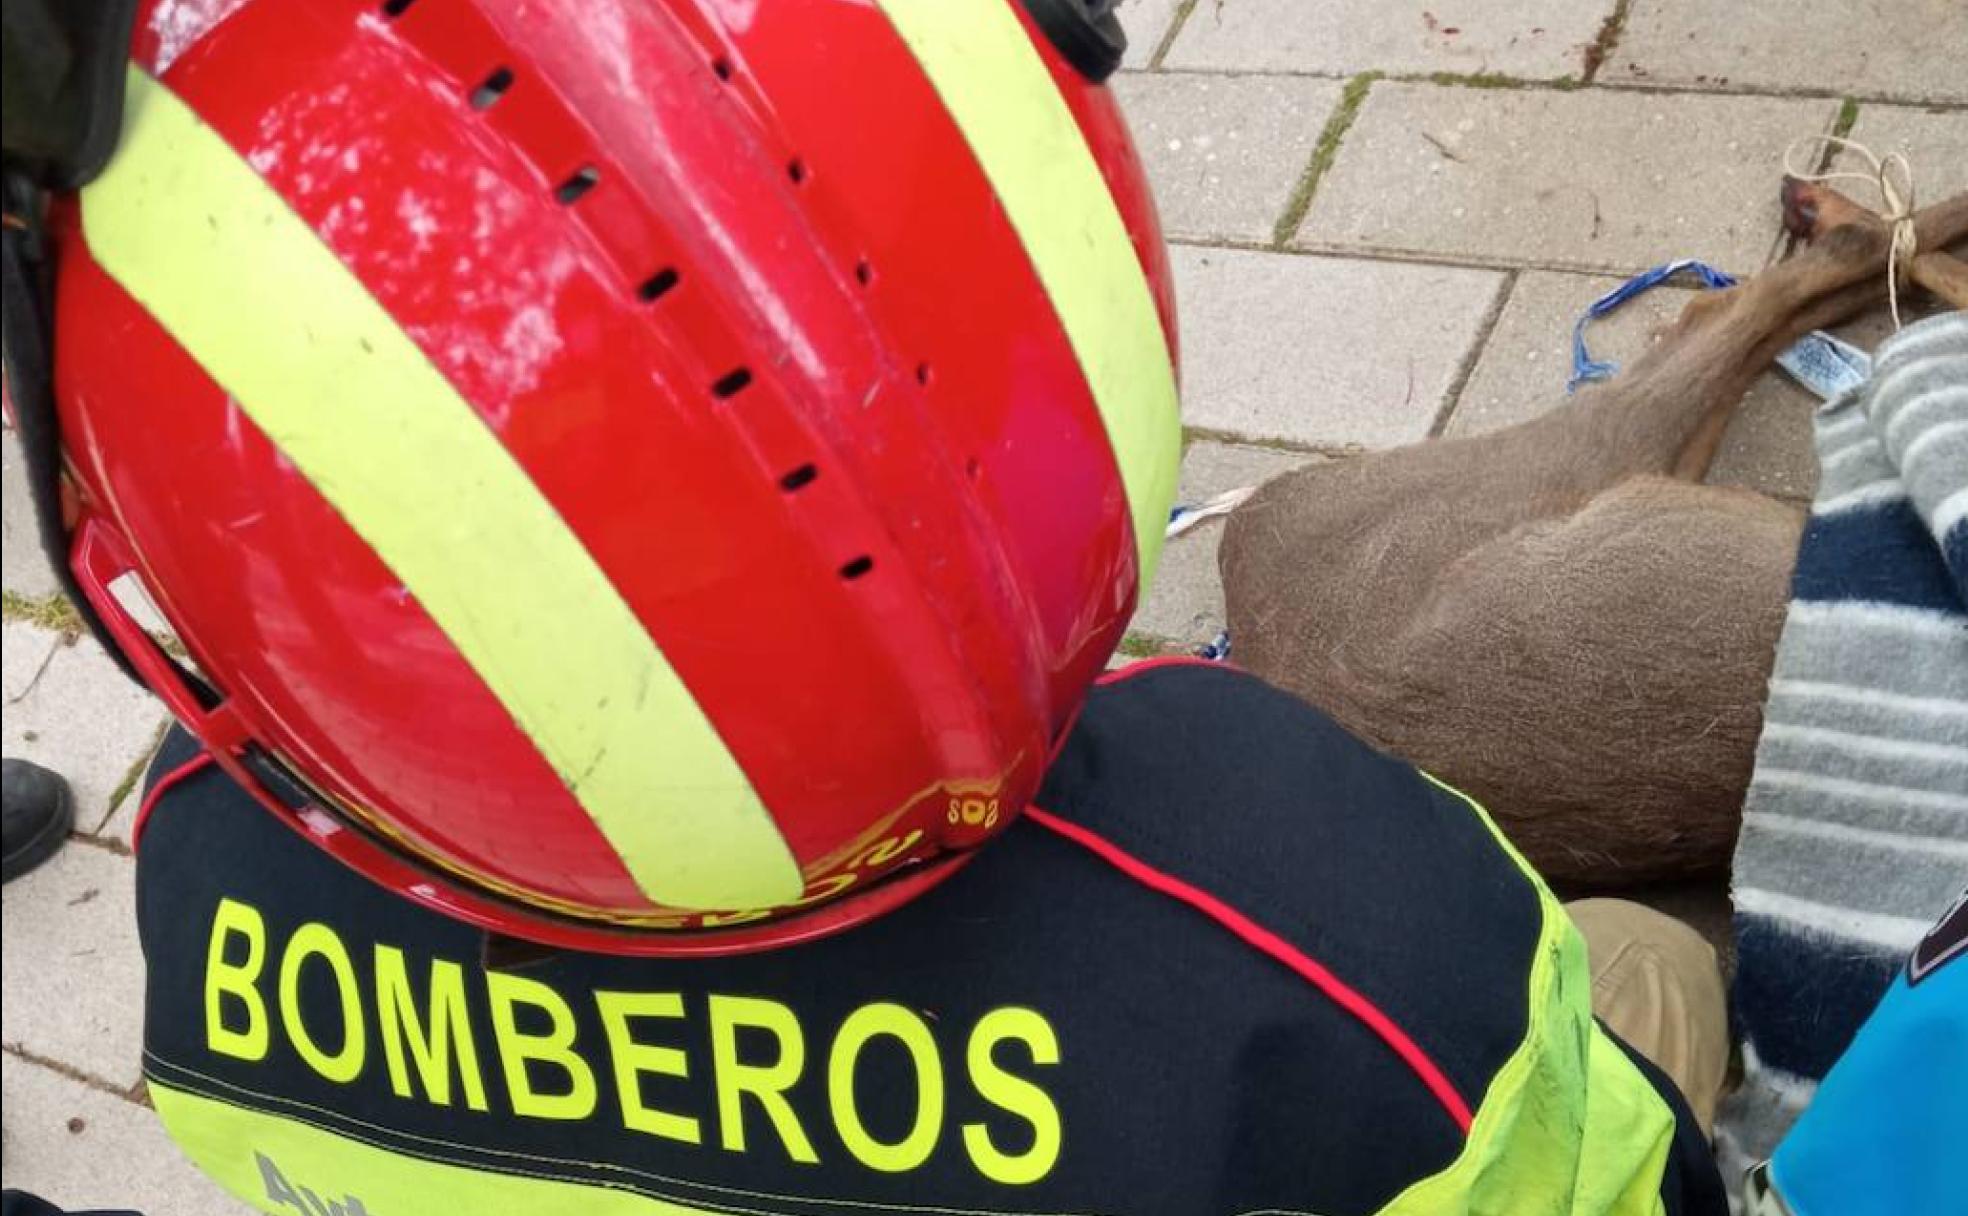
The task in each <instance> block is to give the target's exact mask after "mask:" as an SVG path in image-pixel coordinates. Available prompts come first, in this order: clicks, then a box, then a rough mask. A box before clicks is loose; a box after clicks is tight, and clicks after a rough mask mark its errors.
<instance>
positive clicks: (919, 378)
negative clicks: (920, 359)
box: [916, 363, 929, 388]
mask: <svg viewBox="0 0 1968 1216" xmlns="http://www.w3.org/2000/svg"><path fill="white" fill-rule="evenodd" d="M916 383H917V384H920V385H922V386H923V387H924V388H928V387H929V364H927V363H918V364H916Z"/></svg>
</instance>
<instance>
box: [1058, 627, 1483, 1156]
mask: <svg viewBox="0 0 1968 1216" xmlns="http://www.w3.org/2000/svg"><path fill="white" fill-rule="evenodd" d="M1137 666H1141V665H1139V664H1137ZM1128 670H1132V669H1128ZM1025 817H1026V818H1027V819H1030V820H1031V821H1032V822H1033V823H1036V824H1038V825H1039V826H1041V827H1043V828H1045V829H1047V830H1048V831H1051V832H1055V833H1057V834H1058V835H1061V836H1064V837H1065V838H1066V839H1068V840H1070V841H1072V842H1073V843H1074V844H1077V845H1079V846H1080V847H1082V848H1084V849H1086V850H1087V851H1089V852H1091V853H1093V854H1094V855H1095V856H1096V857H1099V858H1100V859H1101V860H1102V861H1105V862H1106V863H1107V864H1109V865H1111V866H1113V867H1114V868H1115V869H1117V870H1119V871H1120V872H1121V873H1123V874H1125V875H1127V876H1128V877H1129V878H1132V879H1133V880H1134V881H1136V882H1138V883H1140V884H1142V885H1143V886H1145V887H1148V888H1150V889H1151V890H1154V891H1157V892H1159V893H1161V894H1163V895H1166V896H1168V897H1169V898H1171V899H1174V900H1177V901H1179V902H1181V903H1185V904H1188V905H1189V906H1190V907H1192V908H1194V909H1195V910H1196V911H1198V912H1201V913H1202V914H1203V915H1204V916H1207V917H1209V918H1210V919H1211V920H1213V921H1215V922H1216V923H1217V924H1219V925H1221V926H1223V927H1224V928H1225V929H1228V930H1229V931H1230V932H1232V933H1234V934H1236V935H1237V936H1238V937H1239V938H1241V939H1242V940H1243V941H1244V942H1245V944H1247V945H1249V946H1251V947H1252V948H1254V949H1256V950H1259V951H1262V952H1263V953H1265V954H1268V955H1270V956H1271V957H1272V958H1273V959H1276V960H1277V961H1278V962H1280V963H1283V964H1284V965H1285V966H1286V967H1288V968H1290V969H1291V970H1292V971H1293V972H1294V973H1295V974H1297V975H1298V976H1299V978H1301V979H1303V980H1305V981H1306V982H1307V983H1309V984H1311V985H1312V986H1313V987H1314V988H1317V989H1318V990H1319V991H1320V992H1322V993H1324V994H1325V995H1326V997H1327V998H1328V999H1329V1000H1331V1001H1332V1002H1333V1004H1335V1005H1338V1006H1339V1007H1340V1008H1341V1009H1343V1010H1345V1011H1346V1012H1347V1013H1350V1014H1352V1015H1353V1016H1354V1017H1355V1018H1357V1019H1358V1020H1359V1021H1360V1022H1361V1023H1362V1024H1364V1025H1365V1026H1366V1028H1367V1029H1368V1030H1371V1031H1373V1032H1374V1034H1376V1035H1378V1036H1379V1037H1380V1040H1381V1041H1382V1042H1384V1043H1386V1044H1387V1045H1388V1046H1389V1047H1391V1048H1393V1049H1394V1054H1395V1055H1397V1056H1399V1057H1401V1062H1402V1063H1404V1064H1406V1065H1407V1066H1408V1068H1409V1069H1410V1070H1412V1071H1413V1073H1414V1074H1415V1076H1416V1077H1417V1078H1419V1079H1420V1081H1421V1083H1422V1084H1423V1085H1425V1086H1427V1087H1428V1092H1429V1093H1431V1094H1433V1095H1435V1100H1436V1101H1438V1102H1440V1103H1441V1104H1442V1109H1443V1110H1445V1111H1447V1112H1448V1114H1449V1118H1451V1119H1454V1120H1455V1124H1456V1127H1458V1128H1459V1129H1461V1131H1462V1133H1463V1135H1465V1136H1467V1135H1468V1134H1469V1125H1470V1122H1471V1119H1472V1116H1471V1115H1470V1112H1469V1104H1468V1103H1466V1102H1464V1101H1463V1100H1462V1095H1461V1094H1458V1093H1457V1092H1456V1091H1455V1086H1453V1085H1451V1084H1450V1083H1449V1079H1448V1077H1447V1076H1445V1075H1444V1074H1443V1072H1442V1070H1441V1069H1440V1068H1439V1067H1437V1066H1436V1064H1435V1061H1433V1060H1431V1059H1429V1058H1428V1053H1427V1052H1425V1051H1423V1050H1422V1049H1421V1048H1420V1047H1419V1046H1418V1045H1417V1044H1416V1043H1415V1041H1414V1040H1413V1039H1411V1038H1409V1037H1408V1033H1407V1032H1406V1031H1405V1030H1402V1029H1401V1027H1400V1026H1399V1025H1397V1024H1396V1023H1395V1021H1394V1019H1392V1018H1390V1017H1388V1016H1387V1015H1386V1014H1385V1013H1383V1012H1381V1010H1380V1008H1379V1007H1378V1006H1377V1005H1375V1004H1374V1003H1373V1002H1372V1001H1370V1000H1368V999H1367V998H1366V997H1364V996H1362V995H1360V993H1359V992H1357V991H1355V990H1354V989H1353V988H1351V987H1349V986H1348V985H1347V984H1346V982H1345V981H1343V980H1341V979H1340V978H1339V977H1338V976H1336V975H1334V974H1333V973H1332V972H1330V971H1328V970H1326V969H1325V967H1323V966H1321V965H1320V964H1319V963H1317V962H1315V961H1314V960H1313V959H1312V958H1310V957H1309V956H1308V955H1306V954H1305V952H1304V951H1302V950H1300V949H1298V948H1297V947H1296V946H1294V945H1292V944H1291V943H1290V942H1288V941H1286V940H1285V939H1284V938H1282V937H1279V936H1278V935H1277V934H1275V933H1273V932H1271V931H1270V930H1269V929H1266V928H1265V927H1264V926H1262V925H1260V924H1258V923H1257V922H1256V921H1254V920H1252V919H1251V918H1250V917H1248V916H1245V915H1244V914H1243V913H1242V912H1239V911H1237V910H1236V909H1235V908H1233V907H1231V906H1230V905H1229V904H1226V903H1224V902H1223V901H1222V900H1220V899H1218V898H1217V897H1216V896H1214V895H1211V894H1210V893H1209V892H1208V891H1205V890H1203V889H1202V888H1200V887H1196V886H1192V885H1190V884H1189V883H1186V882H1184V881H1182V880H1181V879H1179V878H1176V877H1175V876H1174V875H1172V874H1166V873H1164V872H1162V871H1161V870H1158V869H1156V868H1155V867H1153V866H1151V865H1149V864H1148V863H1147V862H1145V861H1142V860H1141V859H1140V858H1138V857H1135V856H1134V855H1133V854H1131V853H1129V852H1127V851H1126V850H1124V849H1122V848H1121V847H1120V846H1119V845H1117V844H1115V843H1114V842H1113V841H1111V840H1108V839H1107V838H1106V837H1104V836H1100V835H1098V834H1096V833H1094V832H1091V831H1088V830H1087V829H1086V828H1083V827H1081V826H1080V825H1079V824H1076V823H1070V822H1068V821H1066V820H1064V819H1061V818H1060V817H1059V816H1057V815H1055V814H1053V813H1052V812H1050V811H1045V810H1041V809H1040V808H1038V807H1036V806H1028V807H1026V808H1025Z"/></svg>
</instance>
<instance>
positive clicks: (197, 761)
mask: <svg viewBox="0 0 1968 1216" xmlns="http://www.w3.org/2000/svg"><path fill="white" fill-rule="evenodd" d="M211 763H212V753H211V752H199V753H198V754H197V755H196V756H193V757H192V758H191V759H189V760H187V761H185V762H184V763H183V764H180V765H179V766H178V767H176V768H174V769H172V770H171V771H170V772H168V773H165V774H164V775H163V776H162V777H159V778H158V779H157V784H156V785H153V786H151V787H150V792H149V793H147V794H145V795H144V800H143V805H142V806H140V807H138V808H137V822H136V823H135V824H134V825H132V826H131V828H130V848H131V849H133V850H134V849H136V848H139V847H140V846H141V845H142V844H143V830H144V824H146V823H149V822H150V812H151V811H152V810H154V809H155V808H156V806H157V800H158V799H159V798H162V797H163V796H164V795H165V793H167V792H168V791H169V790H170V788H171V787H172V786H174V785H176V784H177V783H178V782H180V781H183V780H185V779H186V778H189V777H195V776H197V775H198V774H199V773H201V772H203V771H205V769H206V767H207V766H208V765H210V764H211Z"/></svg>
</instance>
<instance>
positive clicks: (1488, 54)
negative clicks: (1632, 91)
mask: <svg viewBox="0 0 1968 1216" xmlns="http://www.w3.org/2000/svg"><path fill="white" fill-rule="evenodd" d="M1612 11H1613V0H1318V2H1317V3H1308V2H1307V0H1229V2H1228V3H1225V2H1221V0H1199V2H1198V4H1197V6H1196V11H1195V12H1193V13H1191V14H1189V20H1188V21H1186V22H1185V23H1183V26H1182V32H1181V33H1180V34H1178V35H1176V39H1175V43H1174V45H1172V46H1171V47H1170V48H1169V53H1168V57H1167V59H1166V60H1164V65H1165V66H1167V67H1171V68H1219V69H1226V70H1230V71H1240V72H1251V71H1260V72H1261V71H1283V72H1307V73H1314V74H1321V75H1352V74H1353V73H1355V72H1364V71H1381V72H1399V73H1420V72H1455V73H1458V74H1465V75H1467V74H1475V73H1484V72H1499V73H1503V74H1506V75H1510V76H1517V77H1527V78H1533V79H1539V80H1555V79H1558V78H1559V77H1563V76H1573V77H1577V76H1581V75H1583V74H1584V71H1585V48H1586V47H1587V46H1589V45H1591V43H1592V41H1593V39H1594V38H1596V37H1597V36H1598V33H1599V27H1600V26H1601V25H1602V24H1603V23H1604V22H1605V20H1606V18H1607V16H1609V15H1610V14H1611V13H1612Z"/></svg>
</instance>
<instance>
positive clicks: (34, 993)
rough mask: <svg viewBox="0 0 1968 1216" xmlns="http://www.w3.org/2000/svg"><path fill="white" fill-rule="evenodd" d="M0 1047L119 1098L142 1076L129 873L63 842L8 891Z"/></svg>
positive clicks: (120, 863)
mask: <svg viewBox="0 0 1968 1216" xmlns="http://www.w3.org/2000/svg"><path fill="white" fill-rule="evenodd" d="M0 907H4V912H5V917H4V919H5V930H4V932H5V941H4V947H5V948H4V949H0V1039H4V1041H5V1042H6V1044H7V1045H8V1046H9V1047H16V1048H19V1049H21V1050H23V1051H26V1052H27V1053H28V1054H30V1055H32V1056H36V1057H38V1058H40V1059H43V1060H54V1061H56V1062H57V1063H59V1064H62V1065H63V1066H65V1067H68V1068H73V1069H75V1070H77V1071H79V1072H82V1073H86V1074H87V1075H89V1076H92V1077H96V1078H99V1079H100V1080H103V1081H106V1082H108V1083H109V1084H111V1085H113V1086H115V1087H117V1088H119V1089H127V1088H129V1087H130V1086H132V1085H135V1084H136V1083H137V1081H138V1079H139V1078H140V1076H141V1075H142V1071H143V1070H142V1055H143V1004H144V969H143V954H142V951H141V950H140V949H139V948H138V946H137V914H136V865H135V863H134V862H133V861H132V860H131V859H130V858H129V857H127V856H124V855H121V854H118V853H112V852H110V851H109V850H108V849H105V848H102V847H101V846H98V845H93V844H89V843H86V842H83V841H79V840H70V841H69V842H68V844H67V845H65V846H63V848H62V851H61V852H59V853H57V854H55V856H54V857H53V859H51V860H50V861H48V862H47V863H46V864H45V865H43V866H41V868H40V869H37V870H34V871H32V872H31V873H29V874H27V875H26V876H25V877H23V878H18V879H15V880H14V881H13V882H10V883H8V884H7V888H6V891H5V893H4V895H0Z"/></svg>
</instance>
